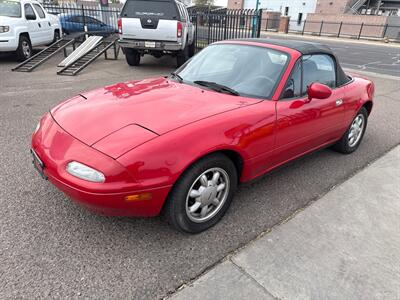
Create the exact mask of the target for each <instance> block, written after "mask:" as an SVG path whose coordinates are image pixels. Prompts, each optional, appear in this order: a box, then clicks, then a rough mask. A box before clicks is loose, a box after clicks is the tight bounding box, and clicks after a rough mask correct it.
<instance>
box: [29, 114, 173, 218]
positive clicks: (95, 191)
mask: <svg viewBox="0 0 400 300" xmlns="http://www.w3.org/2000/svg"><path fill="white" fill-rule="evenodd" d="M32 149H33V150H34V152H35V153H36V154H37V156H38V157H39V158H40V160H41V161H42V162H43V165H44V168H43V174H44V177H47V178H48V180H49V181H50V182H51V183H52V184H54V185H55V186H56V187H57V188H58V189H60V190H61V191H62V192H64V193H65V194H67V195H68V196H69V197H71V198H72V199H73V200H74V201H75V202H77V203H78V204H80V205H82V206H84V207H86V208H88V209H89V210H91V211H94V212H96V213H99V214H103V215H110V216H138V217H139V216H140V217H149V216H156V215H158V214H159V213H160V211H161V208H162V206H163V204H164V201H165V199H166V197H167V195H168V193H169V190H170V188H171V187H170V186H164V187H151V188H150V187H146V186H143V185H142V184H141V183H140V182H137V181H135V180H134V179H133V178H132V176H131V175H130V174H129V173H128V171H127V170H126V169H125V168H124V167H123V166H122V165H120V164H119V163H118V162H117V161H116V160H114V159H112V158H111V157H109V156H107V155H105V154H103V153H101V152H99V151H97V150H95V149H93V148H91V147H89V146H87V145H85V144H83V143H82V142H80V141H78V140H77V139H75V138H73V137H72V136H71V135H69V134H68V133H67V132H65V131H64V130H63V129H62V128H61V127H60V126H59V125H58V124H57V123H56V122H55V121H54V120H53V118H52V116H51V115H50V114H49V113H48V114H47V115H46V116H45V117H43V119H42V120H41V126H40V129H39V130H38V131H37V132H36V133H35V134H34V135H33V137H32ZM73 160H74V161H78V162H81V163H84V164H87V165H89V166H91V167H93V168H95V169H97V170H99V171H101V172H102V173H103V174H105V176H106V181H105V182H104V183H96V182H89V181H86V180H82V179H79V178H77V177H74V176H72V175H70V174H69V173H68V172H67V171H66V169H65V168H66V165H67V164H68V163H69V162H71V161H73ZM142 193H150V194H151V199H148V200H135V201H128V200H127V199H126V197H127V196H132V195H138V194H142Z"/></svg>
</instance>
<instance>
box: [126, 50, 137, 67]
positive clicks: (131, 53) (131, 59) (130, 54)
mask: <svg viewBox="0 0 400 300" xmlns="http://www.w3.org/2000/svg"><path fill="white" fill-rule="evenodd" d="M125 58H126V62H127V63H128V65H130V66H138V65H139V64H140V53H139V51H137V50H134V49H130V48H126V49H125Z"/></svg>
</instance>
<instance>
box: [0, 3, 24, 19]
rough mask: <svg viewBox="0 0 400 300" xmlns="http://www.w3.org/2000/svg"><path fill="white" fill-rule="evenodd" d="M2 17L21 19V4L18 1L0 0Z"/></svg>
mask: <svg viewBox="0 0 400 300" xmlns="http://www.w3.org/2000/svg"><path fill="white" fill-rule="evenodd" d="M0 16H2V17H13V18H20V17H21V4H20V3H19V2H16V1H7V0H0Z"/></svg>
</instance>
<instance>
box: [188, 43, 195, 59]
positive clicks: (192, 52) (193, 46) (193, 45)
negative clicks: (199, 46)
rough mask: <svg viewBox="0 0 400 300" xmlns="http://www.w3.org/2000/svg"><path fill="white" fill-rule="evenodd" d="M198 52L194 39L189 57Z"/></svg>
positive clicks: (190, 46)
mask: <svg viewBox="0 0 400 300" xmlns="http://www.w3.org/2000/svg"><path fill="white" fill-rule="evenodd" d="M195 52H196V49H195V44H194V41H193V42H192V43H191V44H190V45H189V57H192V56H193V55H194V53H195Z"/></svg>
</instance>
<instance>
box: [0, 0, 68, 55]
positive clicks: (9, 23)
mask: <svg viewBox="0 0 400 300" xmlns="http://www.w3.org/2000/svg"><path fill="white" fill-rule="evenodd" d="M61 35H62V29H61V24H60V20H59V19H58V17H57V16H54V15H50V14H48V13H47V12H46V11H45V10H44V9H43V7H42V6H41V5H40V3H39V2H37V1H31V0H0V52H15V54H16V57H17V59H18V60H20V61H23V60H25V59H28V58H30V57H31V56H32V48H33V47H36V46H42V45H48V44H50V43H52V42H53V41H55V40H57V39H59V38H60V36H61Z"/></svg>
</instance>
